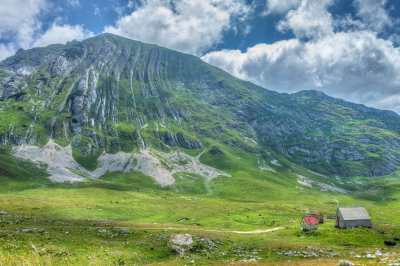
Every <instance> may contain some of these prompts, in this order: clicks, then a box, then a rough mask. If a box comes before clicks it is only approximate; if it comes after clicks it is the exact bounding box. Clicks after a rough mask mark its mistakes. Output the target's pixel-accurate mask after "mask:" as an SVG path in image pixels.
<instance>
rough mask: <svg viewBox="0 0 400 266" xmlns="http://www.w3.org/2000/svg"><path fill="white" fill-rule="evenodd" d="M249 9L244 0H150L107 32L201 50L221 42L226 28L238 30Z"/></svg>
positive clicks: (167, 45)
mask: <svg viewBox="0 0 400 266" xmlns="http://www.w3.org/2000/svg"><path fill="white" fill-rule="evenodd" d="M250 12H251V8H250V7H248V6H246V5H245V4H244V3H243V2H242V0H202V1H195V0H182V1H173V0H148V1H145V2H142V5H141V6H140V7H138V8H137V9H136V10H135V11H133V12H132V13H131V14H130V15H127V16H123V17H120V18H119V19H118V21H117V22H116V25H115V26H107V27H105V32H110V33H114V34H118V35H121V36H124V37H127V38H132V39H137V40H140V41H143V42H147V43H156V44H158V45H161V46H164V47H168V48H171V49H174V50H178V51H181V52H187V53H191V54H201V53H202V52H203V51H205V50H206V49H208V48H210V47H212V46H214V45H215V44H218V43H220V42H221V41H222V37H223V33H224V31H226V30H228V29H233V30H237V27H239V26H241V25H242V24H243V23H244V21H245V20H246V18H247V16H248V14H249V13H250ZM244 28H245V29H246V27H244Z"/></svg>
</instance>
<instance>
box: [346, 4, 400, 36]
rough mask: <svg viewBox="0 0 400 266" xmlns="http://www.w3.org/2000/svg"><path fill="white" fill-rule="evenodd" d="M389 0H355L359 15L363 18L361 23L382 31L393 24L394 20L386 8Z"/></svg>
mask: <svg viewBox="0 0 400 266" xmlns="http://www.w3.org/2000/svg"><path fill="white" fill-rule="evenodd" d="M386 3H387V0H355V1H354V6H355V7H356V9H357V17H359V18H360V19H361V22H362V23H361V25H362V26H364V27H369V28H371V29H373V30H375V31H382V30H384V29H385V28H386V27H391V26H393V20H392V18H391V17H390V16H389V13H388V11H387V10H386V9H385V5H386Z"/></svg>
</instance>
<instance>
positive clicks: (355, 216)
mask: <svg viewBox="0 0 400 266" xmlns="http://www.w3.org/2000/svg"><path fill="white" fill-rule="evenodd" d="M338 211H339V212H340V214H341V215H342V217H343V220H350V221H351V220H371V217H369V215H368V212H367V210H366V209H365V207H364V206H356V207H339V208H338Z"/></svg>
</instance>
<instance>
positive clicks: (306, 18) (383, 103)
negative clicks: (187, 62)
mask: <svg viewBox="0 0 400 266" xmlns="http://www.w3.org/2000/svg"><path fill="white" fill-rule="evenodd" d="M330 4H331V1H325V0H324V1H319V0H318V1H317V0H314V1H308V0H303V2H302V4H301V5H300V6H299V7H298V9H297V10H295V11H289V12H288V14H287V15H286V17H285V20H284V21H283V22H282V23H281V24H280V25H283V26H282V27H284V29H285V30H291V31H293V32H294V34H295V36H296V37H297V38H295V39H291V40H285V41H280V42H276V43H274V44H270V45H269V44H259V45H256V46H254V47H251V48H248V49H247V51H246V52H245V53H242V52H240V51H238V50H233V51H232V50H224V51H217V52H211V53H208V54H207V55H205V56H203V57H202V59H203V60H204V61H206V62H209V63H210V64H213V65H216V66H218V67H221V68H222V69H224V70H226V71H228V72H230V73H232V74H233V75H235V76H237V77H239V78H244V79H247V80H250V81H253V82H255V83H257V84H259V85H261V86H263V87H265V88H267V89H271V90H276V91H281V92H296V91H299V90H303V89H318V90H322V91H324V92H326V93H327V94H329V95H332V96H335V97H340V98H344V99H346V100H350V101H353V102H358V103H364V104H367V105H370V106H374V107H377V108H382V109H391V110H394V111H397V112H399V113H400V91H399V89H398V88H399V87H400V48H397V47H395V46H394V45H393V43H392V42H391V41H390V40H384V39H381V38H379V37H378V35H377V33H376V32H375V31H373V30H372V29H364V30H360V29H358V30H354V29H352V30H343V31H336V32H335V31H334V30H333V27H334V25H335V21H333V19H332V16H331V15H330V14H329V12H328V11H327V7H329V5H330Z"/></svg>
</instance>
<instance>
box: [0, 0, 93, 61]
mask: <svg viewBox="0 0 400 266" xmlns="http://www.w3.org/2000/svg"><path fill="white" fill-rule="evenodd" d="M68 4H69V5H71V6H74V7H79V6H80V3H79V0H69V1H68ZM54 7H55V6H54V4H53V3H52V2H51V1H49V0H2V2H1V8H0V25H1V26H0V60H3V59H5V58H6V57H8V56H11V55H13V54H14V53H15V52H16V50H17V49H19V48H24V49H29V48H31V47H33V46H45V45H49V44H52V43H65V42H67V41H70V40H73V39H78V40H82V39H85V38H88V37H91V36H93V33H92V32H90V31H88V30H85V29H84V28H83V27H82V26H81V25H75V26H70V25H68V24H65V25H58V23H57V22H59V21H62V19H60V18H57V19H56V20H55V21H56V22H54V24H53V25H52V26H51V27H50V28H49V29H47V30H46V31H44V30H43V28H44V25H43V20H44V17H46V15H48V14H49V13H50V12H51V11H52V10H53V11H54Z"/></svg>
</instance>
